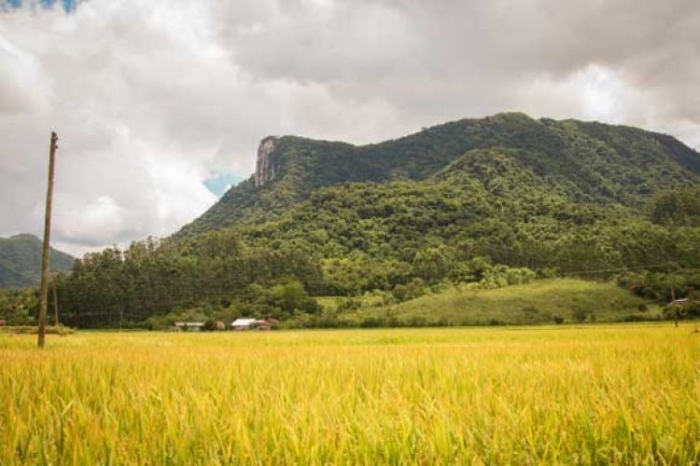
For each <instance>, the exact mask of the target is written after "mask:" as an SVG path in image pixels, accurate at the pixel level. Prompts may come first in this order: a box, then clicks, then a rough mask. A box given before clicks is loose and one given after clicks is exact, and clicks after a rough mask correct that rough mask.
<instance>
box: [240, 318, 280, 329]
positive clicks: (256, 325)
mask: <svg viewBox="0 0 700 466" xmlns="http://www.w3.org/2000/svg"><path fill="white" fill-rule="evenodd" d="M231 329H233V330H270V322H268V321H266V320H257V319H253V318H249V317H239V318H238V319H236V320H234V321H233V322H231Z"/></svg>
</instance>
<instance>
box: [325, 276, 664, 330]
mask: <svg viewBox="0 0 700 466" xmlns="http://www.w3.org/2000/svg"><path fill="white" fill-rule="evenodd" d="M342 303H343V301H339V300H338V299H337V298H336V299H335V300H329V302H326V309H327V313H326V314H327V315H330V316H333V318H334V319H336V320H344V321H346V322H349V323H351V325H353V326H357V325H360V326H366V327H371V326H382V327H384V326H389V325H394V326H403V325H410V326H427V325H442V326H444V325H532V324H554V323H580V322H620V321H631V320H655V319H658V318H660V317H661V309H660V307H658V306H653V305H650V304H649V302H648V301H646V300H644V299H642V298H640V297H637V296H633V295H632V294H630V293H629V292H627V290H625V289H622V288H620V287H618V286H616V285H615V283H612V282H596V281H585V280H581V279H571V278H568V279H555V280H538V281H535V282H532V283H528V284H522V285H514V286H509V287H506V288H500V289H492V290H485V289H478V288H470V287H465V286H461V287H453V288H449V289H447V290H444V291H440V292H437V293H430V294H428V295H424V296H421V297H419V298H417V299H414V300H411V301H407V302H404V303H400V304H392V305H380V306H377V305H376V303H372V302H371V300H370V299H365V300H364V301H361V303H363V304H362V305H361V306H359V307H358V308H356V309H353V310H346V311H342V310H341V311H338V307H339V304H340V307H342ZM346 307H347V306H346Z"/></svg>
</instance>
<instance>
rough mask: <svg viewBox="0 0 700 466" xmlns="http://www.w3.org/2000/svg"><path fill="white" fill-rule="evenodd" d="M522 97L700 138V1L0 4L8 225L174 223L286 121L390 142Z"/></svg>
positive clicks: (98, 232)
mask: <svg viewBox="0 0 700 466" xmlns="http://www.w3.org/2000/svg"><path fill="white" fill-rule="evenodd" d="M501 111H523V112H526V113H528V114H530V115H532V116H534V117H542V116H548V117H553V118H578V119H585V120H599V121H604V122H610V123H618V124H628V125H635V126H641V127H644V128H647V129H652V130H657V131H662V132H666V133H670V134H672V135H674V136H676V137H678V138H679V139H681V140H682V141H683V142H685V143H686V144H688V145H690V146H691V147H695V148H698V147H700V2H698V1H697V0H667V1H659V0H585V1H578V2H568V1H566V2H564V1H560V0H469V1H464V0H459V1H458V0H432V1H427V0H377V1H371V0H289V1H283V0H236V1H229V0H196V1H184V0H181V1H174V0H119V1H114V0H85V1H81V2H77V3H74V1H73V0H62V1H57V2H55V3H54V2H52V1H49V0H44V1H41V2H30V1H27V0H24V1H21V0H0V198H1V201H0V237H6V236H9V235H12V234H15V233H19V232H29V233H34V234H37V235H38V236H40V235H41V233H42V218H43V202H44V196H45V186H46V161H47V153H48V145H49V135H50V132H51V131H52V130H55V131H56V132H57V133H58V135H59V149H58V160H57V171H56V190H55V200H54V227H53V233H52V244H53V245H54V246H55V247H58V248H59V249H63V250H65V251H67V252H70V253H73V254H79V255H80V254H82V253H84V252H86V251H89V250H95V249H99V248H101V247H104V246H109V245H113V244H118V245H128V244H129V242H131V241H132V240H139V239H143V238H145V237H147V236H149V235H153V236H166V235H168V234H170V233H173V232H175V231H177V230H178V229H179V228H180V227H182V226H183V225H184V224H185V223H187V222H189V221H191V220H192V219H194V218H195V217H197V216H198V215H200V214H201V213H203V212H204V211H205V210H206V209H207V208H208V207H209V206H210V205H212V204H213V203H214V202H216V199H217V196H216V195H215V194H214V193H213V192H212V191H211V190H210V188H211V189H212V190H213V191H216V190H217V189H216V188H217V186H218V188H219V189H220V188H221V186H222V185H224V184H225V183H226V182H228V181H229V180H235V179H238V180H240V179H244V178H247V177H248V176H250V174H251V173H252V172H253V170H254V166H255V154H256V150H257V144H258V142H259V140H260V139H262V138H263V137H265V136H267V135H270V134H274V135H282V134H297V135H304V136H308V137H314V138H324V139H338V140H345V141H348V142H353V143H356V144H362V143H368V142H377V141H381V140H384V139H387V138H392V137H397V136H401V135H405V134H409V133H412V132H415V131H418V130H420V128H421V127H422V126H430V125H434V124H438V123H442V122H446V121H450V120H455V119H459V118H465V117H481V116H486V115H490V114H494V113H497V112H501Z"/></svg>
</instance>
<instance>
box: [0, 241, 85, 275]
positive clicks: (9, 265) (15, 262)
mask: <svg viewBox="0 0 700 466" xmlns="http://www.w3.org/2000/svg"><path fill="white" fill-rule="evenodd" d="M41 246H42V244H41V240H40V239H39V238H37V237H36V236H33V235H27V234H22V235H16V236H13V237H11V238H0V288H22V287H26V286H33V285H38V284H39V282H40V281H41ZM74 261H75V258H74V257H72V256H70V255H68V254H66V253H63V252H61V251H57V250H55V249H53V248H52V249H51V253H50V256H49V263H50V266H51V270H55V271H66V270H70V269H71V267H72V266H73V262H74Z"/></svg>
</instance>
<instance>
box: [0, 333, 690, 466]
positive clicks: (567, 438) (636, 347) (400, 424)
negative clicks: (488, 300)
mask: <svg viewBox="0 0 700 466" xmlns="http://www.w3.org/2000/svg"><path fill="white" fill-rule="evenodd" d="M693 330H694V327H693V326H692V325H690V324H684V325H681V326H680V327H678V328H674V327H673V324H658V325H649V324H647V325H640V324H636V325H615V326H603V325H588V326H581V327H575V326H566V325H564V326H556V327H537V328H532V327H530V328H527V327H525V328H518V329H508V328H476V329H474V328H472V329H413V330H408V329H401V330H345V331H325V332H324V331H306V332H267V333H265V332H260V333H232V332H229V333H213V334H207V333H202V334H187V333H184V334H171V333H110V334H106V333H87V332H84V333H78V334H75V335H70V336H64V337H59V336H51V337H50V338H49V339H48V341H47V348H46V349H45V350H43V351H39V350H37V349H35V348H34V346H35V344H36V341H35V337H33V336H27V335H8V334H0V358H1V361H2V364H1V365H0V394H1V398H0V400H1V403H2V404H1V405H0V439H2V441H1V442H0V464H3V465H12V464H188V465H189V464H207V465H208V464H387V463H388V464H416V463H419V464H480V463H489V464H509V463H510V464H532V463H547V464H556V463H559V464H581V463H584V464H590V463H596V464H600V463H618V464H641V463H655V464H690V463H697V462H698V461H700V443H699V442H698V439H700V336H699V335H698V334H696V333H694V332H693Z"/></svg>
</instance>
